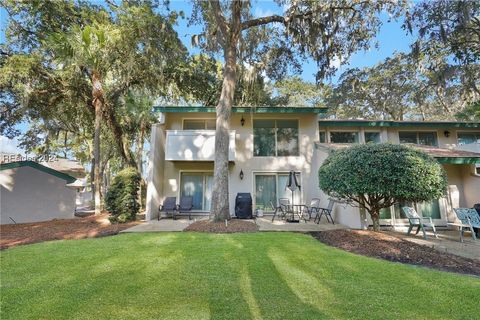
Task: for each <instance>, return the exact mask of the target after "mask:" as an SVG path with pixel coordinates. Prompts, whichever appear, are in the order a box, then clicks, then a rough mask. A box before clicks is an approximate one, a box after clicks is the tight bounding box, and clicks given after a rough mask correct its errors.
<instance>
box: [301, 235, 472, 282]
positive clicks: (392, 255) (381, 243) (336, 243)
mask: <svg viewBox="0 0 480 320" xmlns="http://www.w3.org/2000/svg"><path fill="white" fill-rule="evenodd" d="M310 234H311V235H312V236H313V237H314V238H316V239H317V240H319V241H321V242H323V243H325V244H328V245H330V246H333V247H337V248H340V249H343V250H345V251H349V252H353V253H356V254H360V255H364V256H369V257H374V258H380V259H384V260H388V261H393V262H400V263H406V264H412V265H419V266H424V267H429V268H432V269H438V270H442V271H450V272H456V273H462V274H471V275H477V276H480V262H479V261H476V260H473V259H468V258H464V257H460V256H456V255H453V254H450V253H444V252H439V251H437V250H435V249H433V248H431V247H428V246H424V245H420V244H416V243H412V242H409V241H407V240H403V239H401V238H397V237H395V236H391V235H387V234H385V233H382V232H373V231H366V230H331V231H322V232H311V233H310Z"/></svg>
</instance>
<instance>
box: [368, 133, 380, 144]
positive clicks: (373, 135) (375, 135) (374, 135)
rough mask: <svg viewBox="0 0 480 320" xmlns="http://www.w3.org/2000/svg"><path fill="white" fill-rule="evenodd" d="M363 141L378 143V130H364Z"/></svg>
mask: <svg viewBox="0 0 480 320" xmlns="http://www.w3.org/2000/svg"><path fill="white" fill-rule="evenodd" d="M365 143H380V132H365Z"/></svg>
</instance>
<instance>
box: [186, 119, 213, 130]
mask: <svg viewBox="0 0 480 320" xmlns="http://www.w3.org/2000/svg"><path fill="white" fill-rule="evenodd" d="M215 123H216V120H215V119H195V120H183V130H215V127H216V126H215Z"/></svg>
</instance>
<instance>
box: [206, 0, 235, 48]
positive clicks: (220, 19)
mask: <svg viewBox="0 0 480 320" xmlns="http://www.w3.org/2000/svg"><path fill="white" fill-rule="evenodd" d="M209 3H210V5H211V6H212V9H213V14H214V15H215V20H217V23H218V26H219V27H220V31H221V32H222V34H223V37H224V38H225V39H226V38H227V34H228V32H229V29H230V28H229V26H228V23H227V20H226V19H225V16H224V15H223V12H222V7H221V6H220V2H219V1H218V0H210V1H209Z"/></svg>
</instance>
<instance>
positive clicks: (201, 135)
mask: <svg viewBox="0 0 480 320" xmlns="http://www.w3.org/2000/svg"><path fill="white" fill-rule="evenodd" d="M166 134H167V135H166V142H165V160H169V161H213V160H214V159H215V130H167V132H166ZM229 136H230V142H229V153H228V160H229V161H235V131H234V130H230V131H229Z"/></svg>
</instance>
